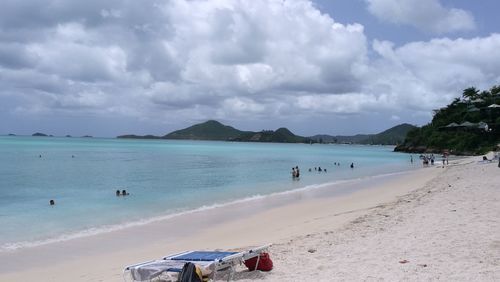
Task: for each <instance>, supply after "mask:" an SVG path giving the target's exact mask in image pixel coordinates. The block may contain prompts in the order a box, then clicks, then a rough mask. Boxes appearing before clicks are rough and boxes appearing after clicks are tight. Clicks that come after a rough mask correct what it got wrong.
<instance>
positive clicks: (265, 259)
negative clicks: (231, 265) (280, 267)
mask: <svg viewBox="0 0 500 282" xmlns="http://www.w3.org/2000/svg"><path fill="white" fill-rule="evenodd" d="M257 259H258V260H259V264H258V265H257ZM255 265H257V270H261V271H271V269H273V261H272V260H271V258H270V257H269V254H268V253H262V254H260V258H259V257H254V258H251V259H247V260H246V261H245V266H246V267H247V268H248V270H250V271H253V270H256V269H255Z"/></svg>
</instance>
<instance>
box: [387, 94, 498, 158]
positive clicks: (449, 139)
mask: <svg viewBox="0 0 500 282" xmlns="http://www.w3.org/2000/svg"><path fill="white" fill-rule="evenodd" d="M499 105H500V86H494V87H492V88H491V90H489V91H482V92H479V90H477V89H476V88H474V87H470V88H467V89H465V90H464V91H463V93H462V98H457V99H455V100H454V101H453V102H452V103H451V104H449V105H448V106H446V107H444V108H441V109H438V110H434V117H433V118H432V121H431V122H430V123H429V124H427V125H425V126H423V127H421V128H416V129H413V130H411V131H410V132H408V134H407V136H406V138H405V141H404V142H403V144H401V145H399V146H397V147H396V148H395V149H394V150H395V151H403V152H417V153H421V152H434V153H440V152H442V151H443V150H449V151H450V152H451V153H454V154H467V155H472V154H483V153H484V152H487V151H489V150H495V149H496V148H497V145H498V144H499V143H500V106H499Z"/></svg>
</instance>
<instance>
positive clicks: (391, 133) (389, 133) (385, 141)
mask: <svg viewBox="0 0 500 282" xmlns="http://www.w3.org/2000/svg"><path fill="white" fill-rule="evenodd" d="M414 128H416V126H414V125H411V124H407V123H403V124H400V125H396V126H394V127H391V128H389V129H387V130H385V131H383V132H380V133H378V134H357V135H352V136H345V135H336V136H332V135H315V136H312V137H311V139H313V140H314V141H315V142H319V143H341V144H342V143H352V144H371V145H397V144H401V143H403V141H404V140H405V137H406V134H407V133H408V132H409V131H410V130H412V129H414Z"/></svg>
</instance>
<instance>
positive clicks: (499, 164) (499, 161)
mask: <svg viewBox="0 0 500 282" xmlns="http://www.w3.org/2000/svg"><path fill="white" fill-rule="evenodd" d="M498 167H500V158H498Z"/></svg>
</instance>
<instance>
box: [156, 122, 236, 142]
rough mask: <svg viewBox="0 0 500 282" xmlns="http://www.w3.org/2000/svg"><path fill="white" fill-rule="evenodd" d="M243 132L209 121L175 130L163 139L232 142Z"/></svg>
mask: <svg viewBox="0 0 500 282" xmlns="http://www.w3.org/2000/svg"><path fill="white" fill-rule="evenodd" d="M243 133H245V132H244V131H240V130H238V129H235V128H234V127H231V126H228V125H223V124H222V123H220V122H218V121H216V120H209V121H206V122H204V123H199V124H195V125H193V126H190V127H188V128H184V129H181V130H176V131H174V132H171V133H169V134H167V135H165V136H163V137H162V138H163V139H188V140H232V139H235V138H238V137H239V136H241V135H242V134H243Z"/></svg>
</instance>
